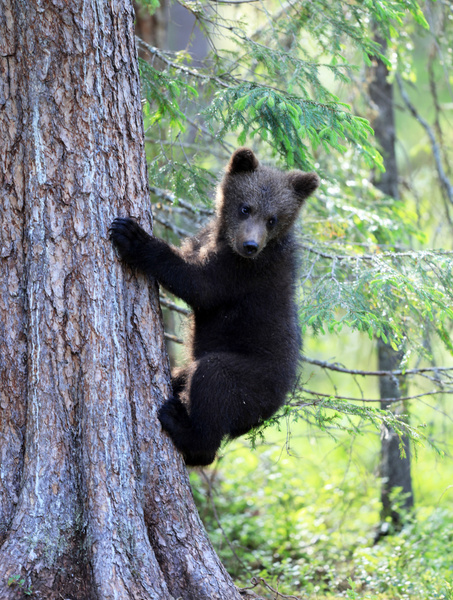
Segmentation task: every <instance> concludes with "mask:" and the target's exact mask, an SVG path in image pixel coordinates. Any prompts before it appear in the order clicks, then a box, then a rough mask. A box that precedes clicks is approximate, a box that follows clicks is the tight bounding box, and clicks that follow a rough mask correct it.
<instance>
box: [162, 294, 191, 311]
mask: <svg viewBox="0 0 453 600" xmlns="http://www.w3.org/2000/svg"><path fill="white" fill-rule="evenodd" d="M159 300H160V303H161V304H162V306H165V307H166V308H169V309H170V310H174V311H175V312H177V313H180V314H181V315H191V314H192V311H191V310H189V309H188V308H183V307H182V306H178V304H176V303H175V302H172V301H171V300H168V299H167V298H164V297H162V296H159Z"/></svg>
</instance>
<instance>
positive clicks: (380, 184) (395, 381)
mask: <svg viewBox="0 0 453 600" xmlns="http://www.w3.org/2000/svg"><path fill="white" fill-rule="evenodd" d="M376 40H377V41H378V43H380V45H381V47H382V48H385V42H384V40H382V39H380V38H376ZM388 75H389V73H388V69H387V67H386V65H385V64H384V63H383V62H382V60H379V59H376V60H375V65H374V68H373V69H372V72H371V76H372V79H371V81H370V84H369V95H370V99H371V101H372V102H373V104H374V108H375V109H376V110H377V114H376V117H375V118H374V120H373V127H374V132H375V136H376V139H377V140H378V142H379V145H380V147H381V152H382V155H383V158H384V165H385V173H383V174H381V175H380V177H379V179H378V180H377V179H376V180H375V181H374V182H373V183H374V185H375V186H376V187H377V188H379V189H380V190H381V191H382V192H383V193H384V194H386V195H388V196H390V197H392V198H395V199H397V198H398V197H399V193H398V167H397V162H396V153H395V119H394V106H393V84H392V83H390V82H389V81H388ZM401 358H402V354H401V352H399V351H395V350H393V348H392V347H391V345H390V344H386V343H384V342H383V341H382V340H381V339H379V340H378V364H379V366H378V368H379V370H382V371H392V370H395V369H398V368H399V365H400V361H401ZM379 383H380V397H381V408H382V409H387V408H389V404H388V402H387V399H389V398H401V397H402V393H401V390H402V388H403V387H404V378H401V377H399V378H397V377H381V379H380V382H379ZM392 406H393V408H395V405H392ZM406 408H407V407H404V406H402V407H401V409H399V412H400V414H401V413H403V412H404V413H406V412H407V410H406ZM402 445H403V448H404V454H405V456H404V455H403V456H402V455H401V450H400V439H399V437H398V435H397V434H396V433H395V431H393V430H391V429H390V430H386V431H384V432H383V435H382V446H381V477H382V489H381V501H382V515H381V518H382V521H383V523H385V522H386V520H387V519H388V517H390V519H391V523H392V524H393V526H395V527H396V528H399V527H400V526H401V517H402V515H401V513H400V512H399V511H398V510H395V509H394V507H393V503H392V491H393V490H395V489H397V488H400V489H401V490H402V492H403V494H404V502H403V507H404V508H405V509H409V508H411V507H412V506H413V505H414V496H413V492H412V479H411V460H410V445H409V440H408V439H407V437H406V436H403V439H402Z"/></svg>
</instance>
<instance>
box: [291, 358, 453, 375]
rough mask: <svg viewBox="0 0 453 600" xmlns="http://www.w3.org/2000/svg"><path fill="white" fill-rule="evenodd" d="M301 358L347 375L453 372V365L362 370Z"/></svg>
mask: <svg viewBox="0 0 453 600" xmlns="http://www.w3.org/2000/svg"><path fill="white" fill-rule="evenodd" d="M302 360H303V362H306V363H309V364H311V365H316V366H317V367H321V368H322V369H329V370H330V371H337V372H339V373H348V374H349V375H363V376H366V375H371V376H375V377H397V376H399V375H420V374H423V373H440V372H453V367H425V368H422V369H406V370H404V369H398V370H396V371H366V370H364V371H363V370H359V369H347V368H346V367H342V366H341V365H339V364H338V363H328V362H325V361H322V360H316V359H313V358H308V357H306V356H303V357H302Z"/></svg>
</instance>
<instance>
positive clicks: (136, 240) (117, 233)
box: [109, 217, 150, 263]
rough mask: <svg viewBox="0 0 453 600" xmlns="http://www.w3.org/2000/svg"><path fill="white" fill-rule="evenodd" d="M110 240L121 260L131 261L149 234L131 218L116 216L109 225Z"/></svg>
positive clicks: (144, 243) (147, 239) (146, 240)
mask: <svg viewBox="0 0 453 600" xmlns="http://www.w3.org/2000/svg"><path fill="white" fill-rule="evenodd" d="M109 236H110V240H111V241H112V243H113V245H114V246H115V248H116V249H117V251H118V254H119V255H120V258H121V260H124V261H126V262H129V263H133V262H134V259H135V258H136V257H137V255H138V254H139V252H140V250H141V249H142V248H143V246H144V245H146V243H147V242H148V241H149V239H150V236H149V235H148V234H147V233H146V231H145V230H144V229H143V228H142V227H140V225H139V224H138V223H136V222H135V221H134V220H133V219H130V218H129V217H118V218H116V219H115V220H114V221H113V223H112V224H111V225H110V229H109Z"/></svg>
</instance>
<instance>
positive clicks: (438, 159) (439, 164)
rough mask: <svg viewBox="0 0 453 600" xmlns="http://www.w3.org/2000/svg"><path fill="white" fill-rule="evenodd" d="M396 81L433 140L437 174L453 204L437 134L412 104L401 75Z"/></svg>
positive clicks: (404, 97)
mask: <svg viewBox="0 0 453 600" xmlns="http://www.w3.org/2000/svg"><path fill="white" fill-rule="evenodd" d="M396 81H397V82H398V87H399V90H400V93H401V98H402V99H403V101H404V103H405V105H406V106H407V108H408V109H409V111H410V112H411V113H412V115H413V116H414V118H415V119H416V120H417V121H418V122H419V123H420V125H421V126H422V127H423V128H424V130H425V131H426V133H427V135H428V137H429V140H430V142H431V148H432V150H433V156H434V160H435V163H436V168H437V174H438V176H439V180H440V182H441V184H442V187H443V188H444V190H445V193H446V194H447V196H448V200H449V202H450V203H451V204H453V186H452V184H451V182H450V180H449V178H448V177H447V174H446V173H445V171H444V167H443V165H442V158H441V155H440V148H439V145H438V143H437V141H436V136H435V135H434V132H433V130H432V129H431V127H430V126H429V124H428V122H427V121H425V119H424V118H423V117H422V116H421V115H420V114H419V113H418V111H417V109H416V108H415V106H414V105H413V104H412V102H411V101H410V99H409V96H408V95H407V93H406V90H405V89H404V87H403V82H402V80H401V77H400V75H398V74H397V75H396Z"/></svg>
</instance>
